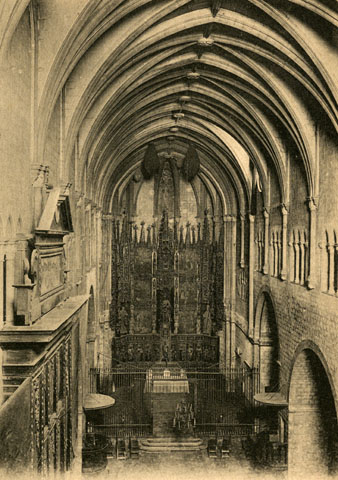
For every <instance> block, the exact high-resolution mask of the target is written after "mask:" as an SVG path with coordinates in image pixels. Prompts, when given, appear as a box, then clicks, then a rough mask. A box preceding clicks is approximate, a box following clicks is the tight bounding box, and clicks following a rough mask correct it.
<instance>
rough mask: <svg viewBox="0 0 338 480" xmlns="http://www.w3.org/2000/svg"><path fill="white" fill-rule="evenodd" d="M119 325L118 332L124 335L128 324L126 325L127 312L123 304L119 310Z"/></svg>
mask: <svg viewBox="0 0 338 480" xmlns="http://www.w3.org/2000/svg"><path fill="white" fill-rule="evenodd" d="M119 325H120V334H121V335H126V334H127V333H128V330H129V325H128V313H127V311H126V309H125V307H124V305H123V306H122V307H121V308H120V311H119Z"/></svg>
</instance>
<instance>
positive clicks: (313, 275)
mask: <svg viewBox="0 0 338 480" xmlns="http://www.w3.org/2000/svg"><path fill="white" fill-rule="evenodd" d="M308 208H309V212H310V235H309V243H310V245H309V263H308V268H309V274H308V277H307V287H308V288H309V289H313V288H315V286H316V285H317V283H318V265H317V249H316V239H317V204H316V200H315V199H314V198H313V197H310V198H309V199H308ZM330 258H331V255H330Z"/></svg>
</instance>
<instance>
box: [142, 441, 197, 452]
mask: <svg viewBox="0 0 338 480" xmlns="http://www.w3.org/2000/svg"><path fill="white" fill-rule="evenodd" d="M205 448H206V445H205V444H204V443H203V441H202V440H201V439H200V438H191V439H189V438H182V439H177V438H170V437H162V438H148V439H144V440H141V441H140V449H141V450H145V451H148V452H172V451H194V450H202V449H205Z"/></svg>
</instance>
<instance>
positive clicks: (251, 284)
mask: <svg viewBox="0 0 338 480" xmlns="http://www.w3.org/2000/svg"><path fill="white" fill-rule="evenodd" d="M254 270H255V216H254V215H250V214H249V332H248V333H249V337H250V338H252V337H253V326H254V318H253V316H254Z"/></svg>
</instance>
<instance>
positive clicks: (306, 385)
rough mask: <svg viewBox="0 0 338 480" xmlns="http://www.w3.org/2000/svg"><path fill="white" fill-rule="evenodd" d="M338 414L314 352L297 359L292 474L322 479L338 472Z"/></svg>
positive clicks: (292, 390)
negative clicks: (324, 475) (337, 449)
mask: <svg viewBox="0 0 338 480" xmlns="http://www.w3.org/2000/svg"><path fill="white" fill-rule="evenodd" d="M337 441H338V429H337V413H336V408H335V404H334V397H333V393H332V389H331V385H330V381H329V378H328V375H327V372H326V369H325V368H324V365H323V363H322V361H321V360H320V358H319V356H318V355H317V354H316V353H315V352H314V351H313V350H312V349H310V348H305V349H303V350H302V351H301V352H300V353H299V354H298V356H297V357H296V360H295V363H294V366H293V370H292V374H291V381H290V390H289V471H290V473H291V474H294V475H298V474H299V473H300V472H302V473H303V474H304V472H307V473H308V474H309V475H310V476H311V475H313V476H314V477H316V478H317V477H318V476H319V475H323V474H327V473H329V472H333V471H335V470H336V459H335V451H336V446H337Z"/></svg>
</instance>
